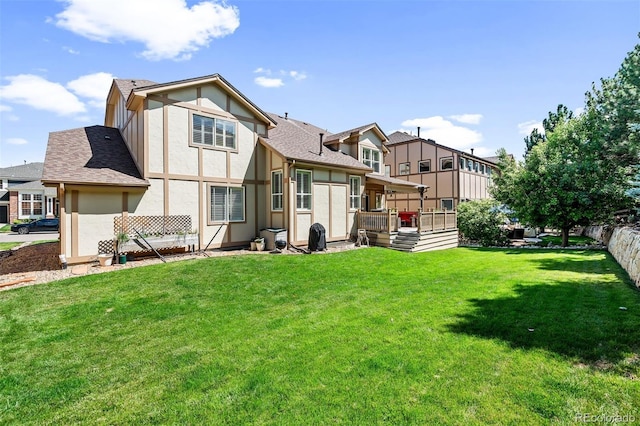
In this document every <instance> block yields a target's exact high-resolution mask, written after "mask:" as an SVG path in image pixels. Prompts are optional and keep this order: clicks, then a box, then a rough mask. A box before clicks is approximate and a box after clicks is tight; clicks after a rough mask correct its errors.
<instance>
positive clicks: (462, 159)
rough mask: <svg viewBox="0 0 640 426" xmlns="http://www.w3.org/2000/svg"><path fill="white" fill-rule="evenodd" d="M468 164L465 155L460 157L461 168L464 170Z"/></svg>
mask: <svg viewBox="0 0 640 426" xmlns="http://www.w3.org/2000/svg"><path fill="white" fill-rule="evenodd" d="M466 164H467V163H466V159H465V158H464V157H460V170H464V168H465V166H466Z"/></svg>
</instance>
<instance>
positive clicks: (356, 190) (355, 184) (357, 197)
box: [349, 176, 362, 210]
mask: <svg viewBox="0 0 640 426" xmlns="http://www.w3.org/2000/svg"><path fill="white" fill-rule="evenodd" d="M361 186H362V180H361V179H360V176H349V208H350V209H351V210H359V209H360V207H361V205H362V192H361Z"/></svg>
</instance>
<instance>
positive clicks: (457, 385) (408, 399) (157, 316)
mask: <svg viewBox="0 0 640 426" xmlns="http://www.w3.org/2000/svg"><path fill="white" fill-rule="evenodd" d="M620 307H626V308H627V309H626V310H621V309H619V308H620ZM639 325H640V292H638V291H636V290H635V289H634V288H633V287H632V284H631V282H630V280H629V278H628V276H627V275H626V273H625V272H624V271H623V270H622V269H621V268H620V267H619V266H618V265H617V264H616V263H615V261H614V260H613V259H612V258H611V257H610V256H609V255H608V254H607V253H606V252H604V251H576V250H573V251H569V250H567V251H549V250H513V249H511V250H509V249H505V250H500V249H470V248H459V249H454V250H447V251H439V252H429V253H419V254H406V253H401V252H395V251H392V250H388V249H379V248H371V249H362V250H354V251H348V252H341V253H335V254H328V255H322V254H317V255H311V256H303V255H299V256H285V255H269V254H265V255H250V256H243V257H235V256H233V257H217V258H209V259H203V260H190V261H183V262H173V263H167V264H161V265H155V266H149V267H144V268H135V269H129V270H123V271H118V272H113V273H108V274H98V275H90V276H85V277H80V278H75V279H70V280H65V281H60V282H57V283H51V284H46V285H39V286H32V287H25V288H20V289H16V290H11V291H5V292H0V424H15V423H20V424H38V425H39V424H85V423H87V424H97V423H100V424H212V425H214V424H215V425H218V424H230V425H238V424H247V423H249V424H278V425H288V424H291V425H302V424H304V425H307V424H334V423H338V424H362V425H369V424H392V425H396V424H419V425H424V424H477V425H481V424H500V425H504V424H518V425H519V424H546V423H549V424H551V423H559V424H573V423H574V420H575V419H576V418H577V416H580V415H582V414H584V413H589V414H591V415H605V416H614V415H620V416H624V415H627V416H629V415H631V416H635V419H636V421H640V408H639V407H640V326H639Z"/></svg>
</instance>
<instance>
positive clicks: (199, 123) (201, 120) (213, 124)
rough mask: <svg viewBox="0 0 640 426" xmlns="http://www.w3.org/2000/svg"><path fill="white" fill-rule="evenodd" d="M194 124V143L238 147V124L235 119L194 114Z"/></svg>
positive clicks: (219, 146)
mask: <svg viewBox="0 0 640 426" xmlns="http://www.w3.org/2000/svg"><path fill="white" fill-rule="evenodd" d="M192 125H193V138H192V142H193V144H195V145H205V146H211V147H216V148H227V149H236V124H235V123H234V122H233V121H229V120H224V119H222V118H213V117H205V116H203V115H197V114H193V121H192Z"/></svg>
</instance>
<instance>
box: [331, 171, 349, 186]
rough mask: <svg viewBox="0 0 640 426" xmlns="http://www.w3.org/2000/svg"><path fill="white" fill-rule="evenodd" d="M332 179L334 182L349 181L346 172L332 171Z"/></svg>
mask: <svg viewBox="0 0 640 426" xmlns="http://www.w3.org/2000/svg"><path fill="white" fill-rule="evenodd" d="M331 180H332V181H333V182H340V183H347V174H346V173H345V172H337V171H335V170H334V171H332V172H331Z"/></svg>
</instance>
